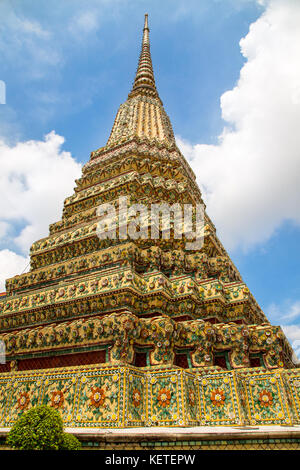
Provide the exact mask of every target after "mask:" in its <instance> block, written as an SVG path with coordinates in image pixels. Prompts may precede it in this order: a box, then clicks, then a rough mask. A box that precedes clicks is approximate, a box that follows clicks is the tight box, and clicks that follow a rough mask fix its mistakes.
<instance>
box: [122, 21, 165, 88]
mask: <svg viewBox="0 0 300 470" xmlns="http://www.w3.org/2000/svg"><path fill="white" fill-rule="evenodd" d="M137 94H147V95H150V96H155V97H158V93H157V90H156V86H155V79H154V74H153V68H152V60H151V54H150V41H149V26H148V14H147V13H146V14H145V23H144V29H143V40H142V50H141V54H140V59H139V64H138V68H137V72H136V76H135V80H134V83H133V87H132V90H131V93H130V94H129V97H130V96H135V95H137Z"/></svg>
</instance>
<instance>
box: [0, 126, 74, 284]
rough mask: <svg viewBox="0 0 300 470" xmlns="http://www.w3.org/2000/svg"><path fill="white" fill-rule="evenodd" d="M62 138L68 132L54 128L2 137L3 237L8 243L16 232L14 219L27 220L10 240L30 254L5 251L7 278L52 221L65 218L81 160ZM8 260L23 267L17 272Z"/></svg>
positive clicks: (0, 209)
mask: <svg viewBox="0 0 300 470" xmlns="http://www.w3.org/2000/svg"><path fill="white" fill-rule="evenodd" d="M63 142H64V138H63V137H61V136H59V135H57V134H56V133H55V132H54V131H52V132H50V133H49V134H48V135H46V136H45V140H44V141H36V140H31V141H27V142H19V143H18V144H17V145H15V146H9V145H7V144H6V143H4V142H2V141H0V164H1V173H0V201H1V202H0V241H1V235H2V241H5V242H6V245H7V244H8V240H7V234H8V233H13V232H15V231H16V225H15V224H16V223H20V222H22V223H23V227H22V228H21V229H19V231H18V232H17V233H16V234H15V235H14V236H13V237H12V238H11V239H10V240H9V244H10V245H11V244H12V245H13V246H14V249H15V250H16V251H17V252H18V251H19V253H21V255H25V257H24V256H18V255H17V254H16V253H14V252H11V251H8V250H2V251H0V266H1V278H2V280H4V278H7V277H9V276H11V275H12V274H17V273H19V272H20V269H21V267H22V269H23V268H24V265H23V264H24V263H23V261H24V259H25V258H26V255H27V254H28V251H29V248H30V245H31V244H32V243H33V242H34V241H35V240H37V239H39V238H41V237H45V236H47V235H48V226H49V224H50V223H52V222H55V221H57V220H59V219H60V217H61V212H62V207H63V201H64V199H65V198H66V197H67V196H69V195H70V194H72V192H73V187H74V180H75V179H76V178H78V177H79V176H80V173H81V165H80V164H79V163H77V162H76V161H75V160H74V158H73V157H72V155H71V154H70V153H69V152H65V151H62V150H61V146H62V144H63ZM9 260H13V261H12V263H11V266H12V267H18V269H17V270H16V272H14V270H13V269H12V270H11V269H10V261H9ZM2 261H3V263H4V266H2V265H1V262H2ZM22 263H23V264H22ZM19 268H20V269H19Z"/></svg>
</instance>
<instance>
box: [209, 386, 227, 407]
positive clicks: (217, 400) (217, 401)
mask: <svg viewBox="0 0 300 470" xmlns="http://www.w3.org/2000/svg"><path fill="white" fill-rule="evenodd" d="M210 399H211V401H212V404H213V405H214V406H223V405H224V403H225V393H224V391H223V390H220V389H219V388H217V389H216V390H214V391H213V392H211V395H210Z"/></svg>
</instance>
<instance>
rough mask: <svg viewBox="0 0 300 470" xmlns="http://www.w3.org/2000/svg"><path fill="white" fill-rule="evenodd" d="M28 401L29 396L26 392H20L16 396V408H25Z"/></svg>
mask: <svg viewBox="0 0 300 470" xmlns="http://www.w3.org/2000/svg"><path fill="white" fill-rule="evenodd" d="M29 402H30V398H29V395H28V393H27V392H22V393H20V395H19V398H18V408H20V409H21V410H25V408H27V406H28V405H29Z"/></svg>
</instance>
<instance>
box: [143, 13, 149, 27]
mask: <svg viewBox="0 0 300 470" xmlns="http://www.w3.org/2000/svg"><path fill="white" fill-rule="evenodd" d="M144 29H149V26H148V13H145V23H144Z"/></svg>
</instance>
